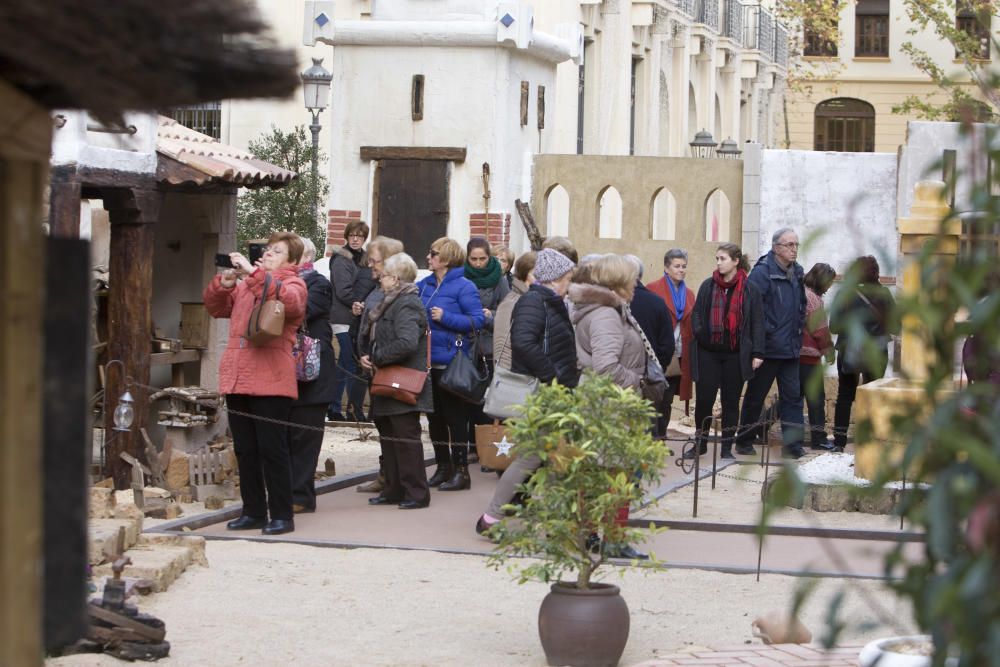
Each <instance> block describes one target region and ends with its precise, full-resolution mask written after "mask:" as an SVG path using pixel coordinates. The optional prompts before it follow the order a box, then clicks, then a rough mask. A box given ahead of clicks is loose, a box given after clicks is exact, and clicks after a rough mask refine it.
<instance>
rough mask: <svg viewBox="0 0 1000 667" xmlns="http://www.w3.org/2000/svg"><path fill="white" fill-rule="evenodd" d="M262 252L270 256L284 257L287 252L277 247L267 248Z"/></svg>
mask: <svg viewBox="0 0 1000 667" xmlns="http://www.w3.org/2000/svg"><path fill="white" fill-rule="evenodd" d="M264 252H269V253H271V254H272V255H284V254H286V253H287V252H288V251H287V250H285V249H284V248H281V247H279V246H267V247H266V248H264Z"/></svg>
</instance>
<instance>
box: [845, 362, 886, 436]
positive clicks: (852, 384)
mask: <svg viewBox="0 0 1000 667" xmlns="http://www.w3.org/2000/svg"><path fill="white" fill-rule="evenodd" d="M884 375H885V366H883V367H882V368H881V369H875V370H874V371H871V372H862V373H845V372H844V369H843V368H842V367H841V365H840V362H839V361H838V362H837V380H838V384H837V405H836V407H835V408H834V410H833V444H834V446H836V447H846V446H847V429H848V428H850V426H851V410H852V409H853V408H854V397H855V396H856V395H857V392H858V385H859V384H868V383H869V382H872V381H873V380H879V379H881V378H882V377H883V376H884Z"/></svg>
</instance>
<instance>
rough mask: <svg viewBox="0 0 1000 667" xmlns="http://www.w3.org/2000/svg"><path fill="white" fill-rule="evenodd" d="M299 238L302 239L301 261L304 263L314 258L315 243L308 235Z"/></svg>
mask: <svg viewBox="0 0 1000 667" xmlns="http://www.w3.org/2000/svg"><path fill="white" fill-rule="evenodd" d="M299 238H300V239H302V263H303V264H306V263H308V262H311V261H313V260H314V259H316V244H315V243H313V242H312V241H311V240H310V239H309V238H308V237H305V236H300V237H299Z"/></svg>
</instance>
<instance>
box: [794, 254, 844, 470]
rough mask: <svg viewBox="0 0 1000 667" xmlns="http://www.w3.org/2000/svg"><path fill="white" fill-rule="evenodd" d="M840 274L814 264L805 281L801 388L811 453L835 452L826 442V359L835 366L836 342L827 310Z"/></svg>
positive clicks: (826, 265)
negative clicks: (826, 296) (828, 294)
mask: <svg viewBox="0 0 1000 667" xmlns="http://www.w3.org/2000/svg"><path fill="white" fill-rule="evenodd" d="M836 275H837V272H836V271H834V270H833V267H832V266H830V265H829V264H822V263H819V264H814V265H813V267H812V268H811V269H809V273H807V274H806V275H805V278H803V279H802V283H803V284H804V285H805V286H806V324H805V327H804V328H803V330H802V350H801V352H799V386H800V387H802V396H803V397H804V398H805V402H806V407H807V408H808V409H809V432H810V434H811V437H810V442H811V449H821V450H827V451H829V450H831V449H833V445H831V444H830V443H829V442H827V439H826V388H825V387H824V386H823V376H824V375H826V364H824V363H823V360H824V358H825V359H829V363H833V356H834V351H833V339H832V338H831V337H830V323H829V322H828V321H827V319H826V310H824V308H823V295H824V294H826V292H827V290H829V289H830V286H831V285H833V279H834V277H835V276H836Z"/></svg>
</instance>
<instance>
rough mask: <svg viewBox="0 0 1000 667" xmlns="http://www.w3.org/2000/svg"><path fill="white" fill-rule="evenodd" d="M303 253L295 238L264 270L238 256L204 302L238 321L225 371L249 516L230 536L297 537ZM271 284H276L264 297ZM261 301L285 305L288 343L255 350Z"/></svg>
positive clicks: (285, 238) (272, 250)
mask: <svg viewBox="0 0 1000 667" xmlns="http://www.w3.org/2000/svg"><path fill="white" fill-rule="evenodd" d="M302 250H303V247H302V240H301V239H300V238H299V237H298V236H296V235H295V234H292V233H291V232H279V233H277V234H272V235H271V238H270V239H269V240H268V246H267V249H266V250H265V251H264V256H263V257H262V258H261V259H260V260H258V262H257V266H252V265H251V264H250V262H249V261H248V260H247V258H246V257H244V256H243V255H241V254H240V253H238V252H234V253H231V254H230V259H231V260H232V262H233V266H234V267H235V268H233V269H227V270H225V271H223V272H222V273H221V274H220V275H217V276H215V277H214V278H213V279H212V281H211V282H210V283H209V284H208V286H207V287H206V288H205V292H204V294H203V299H204V301H205V308H206V310H208V313H209V315H211V316H212V317H216V318H229V320H230V322H229V342H228V345H227V346H226V350H225V352H223V354H222V361H221V362H220V364H219V393H220V394H224V395H225V396H226V407H227V409H228V410H229V430H230V431H231V432H232V434H233V446H234V448H235V450H236V462H237V465H238V467H239V471H240V495H241V496H242V497H243V512H242V513H241V515H240V517H239V518H238V519H235V520H234V521H230V522H229V523H228V524H226V527H227V528H228V529H229V530H254V529H263V530H262V531H261V532H263V534H265V535H280V534H282V533H289V532H291V531H293V530H295V522H294V521H293V519H292V473H291V457H290V456H289V453H288V430H287V428H286V426H285V425H284V424H283V423H282V422H285V421H287V420H288V416H289V411H290V410H291V407H292V401H293V400H294V399H296V398H298V386H297V384H296V381H295V362H294V361H293V360H292V345H293V344H294V343H295V330H296V329H298V327H299V324H300V323H301V322H302V318H303V316H304V315H305V312H306V285H305V283H304V282H303V281H302V279H301V278H300V277H299V275H298V273H299V272H298V266H296V264H297V263H298V261H299V260H300V258H301V257H302ZM266 278H270V281H269V287H268V292H267V294H264V282H265V279H266ZM278 281H280V288H279V286H278V285H277V283H278ZM261 299H263V300H267V299H278V300H279V301H281V302H282V303H283V304H284V306H285V323H284V329H283V331H282V334H281V336H279V337H278V338H276V339H274V340H272V341H269V342H267V343H264V344H262V345H260V346H254V345H251V344H250V342H249V341H248V340H247V339H246V338H245V337H244V334H245V333H246V331H247V325H248V324H249V322H250V314H251V312H252V311H253V308H254V304H255V303H256V302H257V301H258V300H261ZM268 516H270V520H268Z"/></svg>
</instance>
